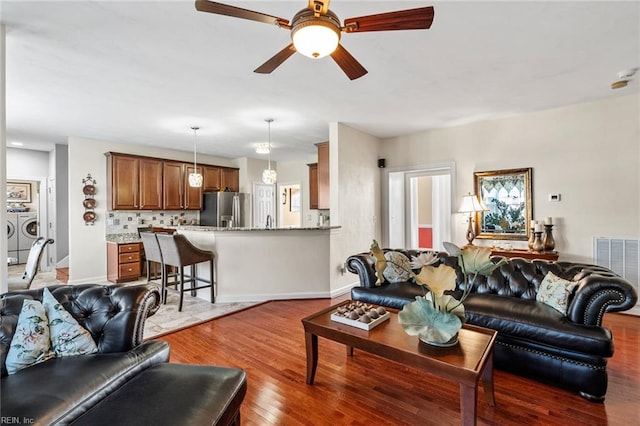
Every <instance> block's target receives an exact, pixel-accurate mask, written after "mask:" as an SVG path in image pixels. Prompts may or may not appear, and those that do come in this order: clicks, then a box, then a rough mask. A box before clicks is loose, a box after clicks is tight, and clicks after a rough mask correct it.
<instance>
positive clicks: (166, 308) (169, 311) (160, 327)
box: [9, 265, 264, 339]
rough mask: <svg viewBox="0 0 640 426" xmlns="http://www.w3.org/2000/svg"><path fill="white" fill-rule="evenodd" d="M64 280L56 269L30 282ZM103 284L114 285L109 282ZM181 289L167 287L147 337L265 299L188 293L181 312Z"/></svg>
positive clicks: (15, 272)
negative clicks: (213, 298) (212, 298)
mask: <svg viewBox="0 0 640 426" xmlns="http://www.w3.org/2000/svg"><path fill="white" fill-rule="evenodd" d="M22 272H24V265H17V266H11V267H9V276H10V277H12V276H20V275H22ZM145 283H146V280H145V279H140V280H138V281H132V282H128V283H125V284H122V285H136V284H145ZM56 284H64V283H63V282H60V281H58V280H57V279H56V273H55V271H53V272H40V273H39V274H38V275H37V276H36V278H35V279H34V280H33V283H32V284H31V288H32V289H36V288H41V287H46V286H50V285H56ZM100 284H106V285H113V283H110V282H104V283H100ZM179 298H180V296H179V293H178V292H177V291H175V290H173V289H172V288H169V289H168V296H167V303H166V304H165V305H161V306H160V309H158V312H156V313H155V315H152V316H150V317H149V318H147V320H146V322H145V324H144V339H151V338H156V337H160V336H162V335H165V334H169V333H173V332H176V331H179V330H182V329H185V328H188V327H192V326H194V325H197V324H201V323H203V322H207V321H210V320H212V319H214V318H219V317H221V316H225V315H229V314H232V313H234V312H239V311H242V310H245V309H248V308H250V307H253V306H256V305H259V304H261V303H264V302H235V303H217V302H216V303H210V302H208V301H206V300H204V299H200V298H197V297H191V296H190V295H189V293H185V295H184V300H183V302H182V312H178V300H179Z"/></svg>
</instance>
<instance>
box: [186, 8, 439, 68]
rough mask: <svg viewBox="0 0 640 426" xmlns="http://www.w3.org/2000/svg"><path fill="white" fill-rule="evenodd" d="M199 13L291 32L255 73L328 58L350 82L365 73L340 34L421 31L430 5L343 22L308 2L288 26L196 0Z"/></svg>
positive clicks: (274, 18) (274, 19) (426, 25)
mask: <svg viewBox="0 0 640 426" xmlns="http://www.w3.org/2000/svg"><path fill="white" fill-rule="evenodd" d="M196 9H197V10H199V11H200V12H209V13H215V14H218V15H226V16H231V17H234V18H242V19H249V20H251V21H257V22H264V23H266V24H274V25H277V26H278V27H280V28H284V29H287V30H290V31H291V40H292V43H291V44H289V45H288V46H287V47H285V48H284V49H282V50H281V51H280V52H278V53H276V54H275V55H274V56H273V57H272V58H271V59H269V60H267V62H265V63H264V64H262V65H260V66H259V67H258V68H256V69H255V70H254V72H257V73H261V74H270V73H271V72H272V71H273V70H275V69H276V68H278V67H279V66H280V65H281V64H282V63H283V62H284V61H286V60H287V59H288V58H289V57H290V56H291V55H293V54H294V53H295V52H300V53H302V54H303V55H305V56H308V57H310V58H322V57H324V56H327V55H330V56H331V58H332V59H333V60H334V61H335V62H336V63H337V64H338V66H339V67H340V68H341V69H342V71H344V73H345V74H346V75H347V77H349V79H351V80H355V79H357V78H360V77H362V76H363V75H365V74H366V73H367V70H366V69H365V68H364V67H363V66H362V65H360V63H359V62H358V61H357V60H356V59H355V58H354V57H353V56H351V54H350V53H349V52H348V51H347V50H346V49H345V48H344V47H342V45H341V44H340V35H341V33H342V32H345V33H359V32H360V33H361V32H367V31H394V30H422V29H428V28H430V27H431V23H432V22H433V6H428V7H420V8H417V9H407V10H399V11H395V12H387V13H379V14H375V15H368V16H359V17H357V18H348V19H345V20H344V26H342V25H340V19H338V16H337V15H336V14H335V13H333V12H332V11H331V10H329V0H309V6H308V7H306V8H304V9H302V10H300V11H299V12H298V13H296V14H295V16H294V17H293V19H292V20H291V23H289V21H288V20H286V19H283V18H278V17H277V16H271V15H267V14H265V13H261V12H255V11H253V10H248V9H242V8H240V7H235V6H229V5H226V4H222V3H216V2H213V1H208V0H196Z"/></svg>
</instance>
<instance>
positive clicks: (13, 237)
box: [7, 213, 18, 259]
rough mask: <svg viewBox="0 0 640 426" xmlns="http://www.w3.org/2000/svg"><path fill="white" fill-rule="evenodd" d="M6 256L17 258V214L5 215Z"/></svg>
mask: <svg viewBox="0 0 640 426" xmlns="http://www.w3.org/2000/svg"><path fill="white" fill-rule="evenodd" d="M7 252H8V253H7V254H8V256H9V257H11V258H15V259H17V258H18V214H17V213H7Z"/></svg>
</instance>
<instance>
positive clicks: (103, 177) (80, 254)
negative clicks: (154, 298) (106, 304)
mask: <svg viewBox="0 0 640 426" xmlns="http://www.w3.org/2000/svg"><path fill="white" fill-rule="evenodd" d="M68 147H69V283H71V284H80V283H91V282H103V281H105V280H106V275H107V254H106V242H105V217H106V213H107V159H106V157H105V155H104V153H105V152H108V151H112V152H121V153H128V154H135V155H146V156H150V157H157V158H166V159H172V160H178V161H187V162H189V161H193V156H192V155H193V154H192V153H189V152H186V151H173V150H169V149H160V148H154V147H146V146H141V145H128V144H123V143H117V142H107V141H100V140H94V139H85V138H78V137H70V138H69V142H68ZM198 161H199V162H200V161H201V162H203V163H208V164H217V165H221V166H231V167H235V166H236V163H234V162H233V160H230V159H228V158H222V157H214V156H209V155H198ZM88 173H91V176H93V177H94V178H95V179H96V188H97V193H96V196H95V198H96V204H97V206H96V209H95V211H96V214H97V220H96V222H95V224H94V225H93V226H87V225H85V224H84V221H83V220H82V215H83V213H84V207H83V206H82V200H83V199H84V195H83V193H82V187H83V184H82V179H83V178H85V177H86V176H87V174H88ZM58 190H62V189H61V188H59V189H58Z"/></svg>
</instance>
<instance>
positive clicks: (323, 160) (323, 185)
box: [316, 142, 331, 210]
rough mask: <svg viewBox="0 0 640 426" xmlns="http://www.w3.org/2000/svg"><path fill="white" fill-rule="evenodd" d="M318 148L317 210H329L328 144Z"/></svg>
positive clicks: (318, 145)
mask: <svg viewBox="0 0 640 426" xmlns="http://www.w3.org/2000/svg"><path fill="white" fill-rule="evenodd" d="M316 146H317V147H318V209H323V210H326V209H329V204H330V201H331V200H330V199H329V142H323V143H319V144H316Z"/></svg>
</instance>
